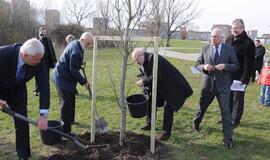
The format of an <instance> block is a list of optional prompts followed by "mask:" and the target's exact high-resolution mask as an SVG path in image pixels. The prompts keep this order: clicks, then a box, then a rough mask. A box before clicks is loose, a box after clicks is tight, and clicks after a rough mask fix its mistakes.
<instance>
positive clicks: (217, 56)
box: [214, 47, 219, 64]
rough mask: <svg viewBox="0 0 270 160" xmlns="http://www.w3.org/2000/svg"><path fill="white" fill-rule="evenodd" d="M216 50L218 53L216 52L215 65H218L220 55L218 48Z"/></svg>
mask: <svg viewBox="0 0 270 160" xmlns="http://www.w3.org/2000/svg"><path fill="white" fill-rule="evenodd" d="M215 48H216V51H215V58H214V60H215V64H218V59H219V54H218V47H215Z"/></svg>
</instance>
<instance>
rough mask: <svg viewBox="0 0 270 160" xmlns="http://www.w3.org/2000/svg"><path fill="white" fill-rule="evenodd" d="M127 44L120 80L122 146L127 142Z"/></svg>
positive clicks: (126, 44) (120, 138)
mask: <svg viewBox="0 0 270 160" xmlns="http://www.w3.org/2000/svg"><path fill="white" fill-rule="evenodd" d="M124 43H125V44H124V46H125V49H124V50H125V54H124V56H123V64H122V70H121V81H120V109H121V126H120V136H119V143H120V145H121V146H122V145H123V144H124V143H125V138H126V134H125V132H126V115H127V109H126V102H125V97H126V96H125V83H126V73H127V62H128V55H129V50H128V42H127V41H125V42H124Z"/></svg>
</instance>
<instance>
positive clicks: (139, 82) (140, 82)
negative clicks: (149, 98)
mask: <svg viewBox="0 0 270 160" xmlns="http://www.w3.org/2000/svg"><path fill="white" fill-rule="evenodd" d="M136 84H137V85H138V86H139V87H143V80H142V79H140V80H138V81H137V82H136Z"/></svg>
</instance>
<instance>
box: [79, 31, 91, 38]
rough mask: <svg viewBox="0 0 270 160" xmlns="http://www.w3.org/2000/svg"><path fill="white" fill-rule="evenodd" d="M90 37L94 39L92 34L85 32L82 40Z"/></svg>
mask: <svg viewBox="0 0 270 160" xmlns="http://www.w3.org/2000/svg"><path fill="white" fill-rule="evenodd" d="M89 37H93V35H92V34H91V33H90V32H84V33H83V34H82V35H81V37H80V39H88V38H89Z"/></svg>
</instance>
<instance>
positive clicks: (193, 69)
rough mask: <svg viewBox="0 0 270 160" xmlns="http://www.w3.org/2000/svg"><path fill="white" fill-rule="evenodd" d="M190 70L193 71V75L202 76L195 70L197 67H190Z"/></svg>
mask: <svg viewBox="0 0 270 160" xmlns="http://www.w3.org/2000/svg"><path fill="white" fill-rule="evenodd" d="M190 69H191V71H192V73H193V74H200V73H201V72H200V71H199V70H198V69H197V68H195V67H190Z"/></svg>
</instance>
